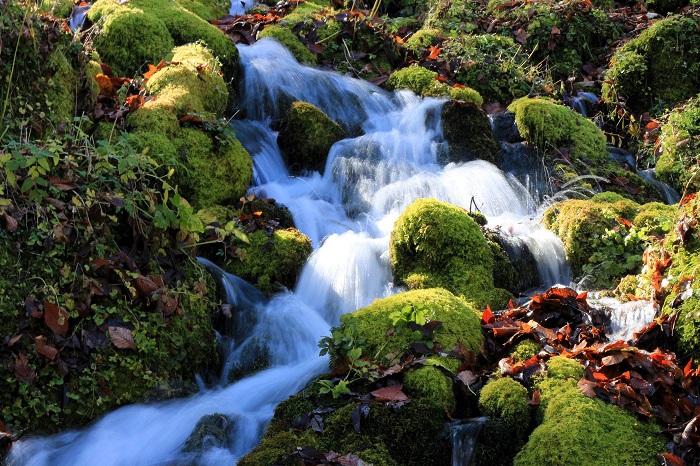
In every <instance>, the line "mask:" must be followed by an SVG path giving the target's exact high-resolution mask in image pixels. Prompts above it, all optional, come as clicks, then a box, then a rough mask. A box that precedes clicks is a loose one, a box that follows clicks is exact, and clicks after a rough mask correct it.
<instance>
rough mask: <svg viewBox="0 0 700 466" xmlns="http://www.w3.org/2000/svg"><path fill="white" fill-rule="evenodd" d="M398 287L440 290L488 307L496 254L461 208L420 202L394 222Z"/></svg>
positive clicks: (393, 264) (392, 249) (393, 257)
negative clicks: (404, 285) (494, 254)
mask: <svg viewBox="0 0 700 466" xmlns="http://www.w3.org/2000/svg"><path fill="white" fill-rule="evenodd" d="M389 253H390V258H391V267H392V271H393V274H394V280H395V281H396V283H397V284H404V283H405V284H406V285H408V286H409V288H411V289H418V288H433V287H442V288H445V289H447V290H449V291H451V292H452V293H454V294H456V295H459V296H462V297H464V298H465V299H466V300H467V301H470V302H474V303H475V304H476V305H477V306H484V305H485V304H487V302H488V300H489V295H490V293H492V292H493V289H494V285H493V254H492V253H491V249H490V248H489V245H488V244H487V243H486V239H485V238H484V236H483V234H482V233H481V229H480V228H479V226H478V225H477V224H476V222H474V220H472V219H471V217H469V215H468V214H467V213H466V212H465V211H464V210H463V209H461V208H459V207H457V206H454V205H451V204H447V203H444V202H439V201H436V200H435V199H419V200H417V201H415V202H414V203H413V204H411V205H410V206H408V207H407V208H406V210H405V211H404V212H403V213H402V214H401V216H400V217H399V218H398V219H397V220H396V223H395V224H394V229H393V230H392V232H391V239H390V244H389Z"/></svg>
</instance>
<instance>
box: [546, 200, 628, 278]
mask: <svg viewBox="0 0 700 466" xmlns="http://www.w3.org/2000/svg"><path fill="white" fill-rule="evenodd" d="M637 212H639V206H638V205H637V204H634V203H633V202H632V201H629V200H624V201H618V202H615V203H608V202H594V201H592V200H591V201H583V200H569V201H564V202H558V203H556V204H554V205H552V206H550V207H549V208H548V209H547V210H546V211H545V214H544V218H543V224H544V226H545V228H547V229H549V230H551V231H553V232H554V233H555V234H556V235H557V236H558V237H559V239H561V240H562V242H563V243H564V248H565V249H566V257H567V259H568V261H569V265H570V266H571V271H572V272H573V273H574V275H576V276H578V275H580V274H581V273H583V266H584V265H585V264H587V263H588V262H589V258H590V257H591V256H592V255H593V253H595V252H596V245H597V241H598V240H599V239H600V238H601V237H602V236H603V235H604V234H605V232H606V231H607V230H609V229H611V228H613V227H614V226H615V225H616V224H617V219H618V218H621V217H622V218H627V219H630V218H635V217H636V214H637ZM640 253H641V252H640Z"/></svg>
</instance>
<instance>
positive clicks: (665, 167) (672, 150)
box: [656, 97, 700, 193]
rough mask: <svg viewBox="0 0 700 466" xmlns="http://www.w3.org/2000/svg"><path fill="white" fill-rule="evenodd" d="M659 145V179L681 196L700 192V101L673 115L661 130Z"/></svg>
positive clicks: (676, 111)
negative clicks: (699, 173)
mask: <svg viewBox="0 0 700 466" xmlns="http://www.w3.org/2000/svg"><path fill="white" fill-rule="evenodd" d="M679 143H680V144H679ZM659 145H660V147H661V156H660V157H659V160H658V161H657V163H656V176H657V177H658V178H659V179H660V180H661V181H665V182H666V183H668V184H670V185H671V186H673V187H674V188H675V189H676V191H678V192H679V193H684V192H687V193H691V192H696V191H698V190H700V180H699V179H698V178H699V177H698V168H697V167H698V158H699V157H700V98H698V97H695V98H693V99H691V100H690V101H689V102H688V103H686V104H685V105H684V106H683V107H681V108H679V109H676V110H674V111H673V112H671V115H670V116H669V118H668V121H667V122H666V123H664V125H663V126H662V127H661V136H660V137H659Z"/></svg>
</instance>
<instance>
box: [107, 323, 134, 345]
mask: <svg viewBox="0 0 700 466" xmlns="http://www.w3.org/2000/svg"><path fill="white" fill-rule="evenodd" d="M107 330H108V331H109V339H110V340H112V344H113V345H114V346H116V347H117V348H119V349H135V348H136V342H135V341H134V337H133V336H131V330H129V329H128V328H124V327H113V326H109V327H107Z"/></svg>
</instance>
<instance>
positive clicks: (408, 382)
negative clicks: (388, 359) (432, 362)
mask: <svg viewBox="0 0 700 466" xmlns="http://www.w3.org/2000/svg"><path fill="white" fill-rule="evenodd" d="M403 381H404V385H405V388H406V392H407V394H408V396H410V397H411V396H418V397H420V398H421V399H428V400H430V401H432V402H433V403H435V404H437V405H439V406H443V407H444V408H445V410H447V412H454V410H455V408H456V406H457V404H456V401H455V396H454V393H453V392H452V379H450V378H448V377H447V376H446V375H445V374H443V373H442V371H441V370H440V369H438V368H436V367H433V366H429V365H428V366H423V367H419V368H417V369H415V370H412V371H409V372H408V373H406V374H405V376H404V379H403Z"/></svg>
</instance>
